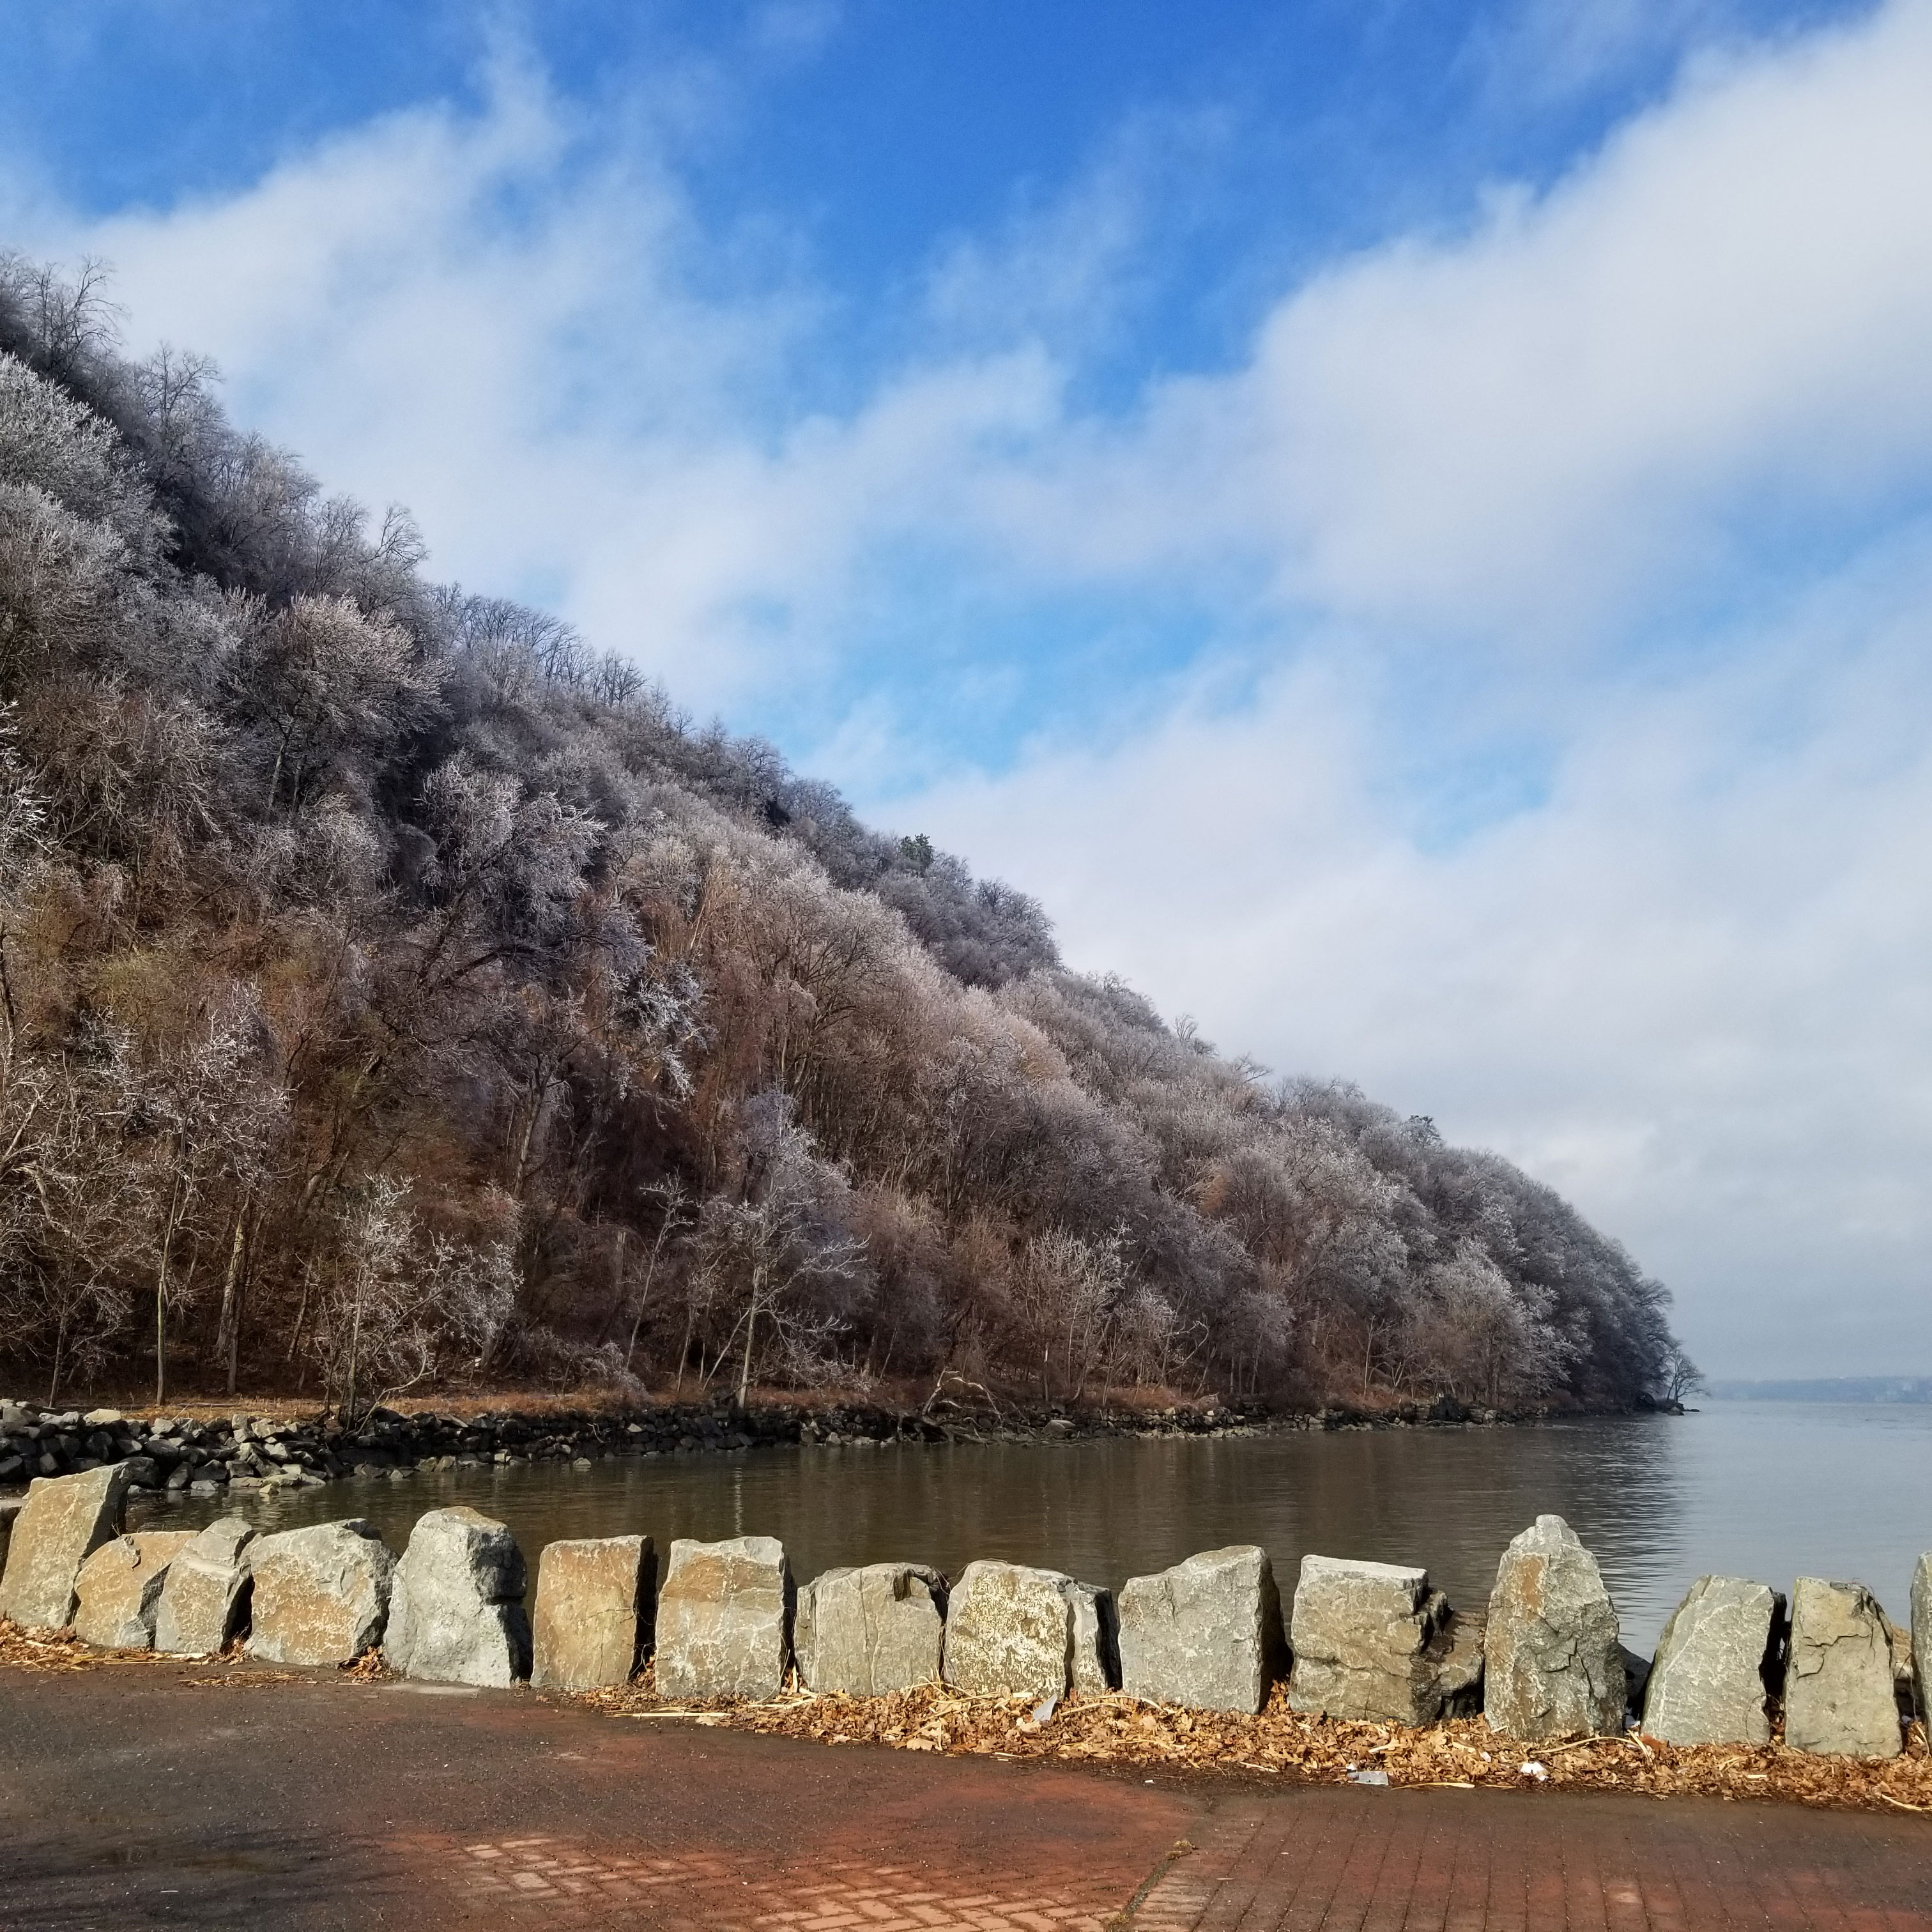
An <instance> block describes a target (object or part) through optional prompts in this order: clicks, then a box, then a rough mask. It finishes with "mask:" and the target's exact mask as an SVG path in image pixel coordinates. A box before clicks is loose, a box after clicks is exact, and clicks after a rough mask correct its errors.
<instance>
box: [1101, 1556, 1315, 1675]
mask: <svg viewBox="0 0 1932 1932" xmlns="http://www.w3.org/2000/svg"><path fill="white" fill-rule="evenodd" d="M1120 1610H1121V1637H1120V1643H1121V1689H1122V1690H1124V1691H1126V1692H1127V1695H1128V1696H1129V1697H1140V1698H1144V1699H1145V1700H1146V1701H1147V1702H1148V1703H1151V1704H1184V1705H1186V1706H1188V1707H1189V1708H1190V1709H1193V1710H1196V1711H1248V1712H1256V1711H1259V1710H1260V1709H1261V1708H1262V1706H1263V1705H1264V1704H1265V1703H1267V1702H1268V1686H1269V1685H1271V1683H1272V1682H1274V1679H1275V1678H1276V1676H1277V1675H1278V1674H1279V1673H1280V1669H1281V1666H1282V1662H1283V1655H1282V1653H1283V1642H1282V1631H1281V1593H1280V1590H1279V1589H1277V1587H1276V1584H1275V1580H1274V1565H1272V1564H1271V1562H1269V1561H1268V1552H1267V1551H1266V1550H1261V1549H1259V1548H1257V1547H1256V1546H1255V1545H1254V1544H1235V1545H1234V1546H1233V1547H1231V1548H1229V1549H1226V1550H1207V1551H1205V1552H1204V1553H1202V1555H1200V1556H1190V1557H1189V1558H1188V1559H1187V1562H1184V1563H1177V1564H1176V1565H1175V1566H1174V1568H1172V1569H1171V1570H1163V1571H1160V1573H1159V1574H1158V1575H1156V1576H1152V1577H1130V1578H1129V1579H1128V1580H1127V1583H1126V1585H1125V1586H1124V1587H1123V1589H1121V1604H1120Z"/></svg>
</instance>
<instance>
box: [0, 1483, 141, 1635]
mask: <svg viewBox="0 0 1932 1932" xmlns="http://www.w3.org/2000/svg"><path fill="white" fill-rule="evenodd" d="M126 1501H127V1471H126V1469H124V1468H123V1467H122V1466H120V1465H118V1464H114V1465H111V1466H109V1467H107V1468H105V1469H90V1470H88V1471H86V1472H85V1473H84V1474H82V1475H74V1476H60V1477H54V1478H43V1479H42V1480H41V1481H37V1482H36V1483H34V1484H33V1485H32V1486H31V1487H30V1488H29V1489H28V1491H27V1500H26V1505H25V1506H24V1507H23V1508H22V1509H21V1511H20V1514H18V1515H17V1516H16V1517H15V1518H14V1519H13V1533H12V1535H11V1536H10V1538H8V1541H7V1568H6V1572H5V1575H4V1576H0V1617H7V1618H10V1619H11V1620H12V1621H13V1622H15V1623H17V1624H19V1625H21V1626H22V1627H23V1628H25V1629H27V1630H60V1629H62V1628H65V1626H66V1625H68V1624H70V1623H71V1622H73V1621H74V1611H75V1610H76V1609H77V1607H79V1604H80V1595H79V1592H78V1590H77V1584H78V1583H79V1580H80V1566H81V1565H82V1564H83V1563H84V1562H86V1561H87V1559H88V1558H89V1557H90V1556H92V1555H93V1554H94V1553H95V1551H96V1550H98V1549H99V1548H100V1547H101V1545H102V1544H104V1543H108V1542H111V1541H113V1539H114V1538H115V1537H117V1536H118V1535H120V1534H121V1512H122V1510H123V1508H124V1505H125V1503H126Z"/></svg>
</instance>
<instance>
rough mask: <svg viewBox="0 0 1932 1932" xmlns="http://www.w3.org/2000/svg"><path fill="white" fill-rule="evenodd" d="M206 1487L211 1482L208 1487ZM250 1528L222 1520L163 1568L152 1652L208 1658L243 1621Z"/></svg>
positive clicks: (237, 1520) (249, 1583)
mask: <svg viewBox="0 0 1932 1932" xmlns="http://www.w3.org/2000/svg"><path fill="white" fill-rule="evenodd" d="M208 1487H210V1488H211V1489H212V1487H214V1486H213V1485H212V1484H210V1485H209V1486H208ZM254 1541H255V1529H254V1525H253V1524H251V1523H248V1522H247V1521H246V1520H245V1519H243V1518H242V1517H239V1516H224V1517H220V1518H219V1519H217V1520H216V1521H215V1522H213V1523H210V1524H209V1525H208V1527H207V1528H206V1529H204V1530H202V1531H201V1532H199V1534H198V1535H196V1536H194V1537H193V1538H190V1541H188V1542H187V1544H185V1545H184V1547H182V1549H181V1550H180V1551H179V1552H178V1553H177V1554H176V1556H175V1559H174V1561H173V1562H172V1563H170V1564H169V1565H168V1574H167V1580H166V1583H163V1585H162V1586H161V1601H160V1610H159V1611H158V1613H157V1615H156V1616H155V1619H154V1648H155V1649H157V1650H160V1651H166V1652H169V1654H170V1655H174V1656H177V1657H212V1656H214V1655H215V1654H216V1653H217V1652H220V1651H223V1650H225V1649H227V1647H228V1646H229V1644H230V1643H232V1642H233V1640H234V1639H235V1638H236V1637H237V1636H238V1635H239V1634H240V1632H241V1631H242V1627H243V1626H244V1625H245V1624H246V1623H247V1622H248V1602H249V1598H250V1595H251V1592H252V1591H253V1589H254V1578H253V1577H252V1576H251V1574H250V1571H249V1564H248V1558H249V1546H250V1545H251V1544H252V1543H254Z"/></svg>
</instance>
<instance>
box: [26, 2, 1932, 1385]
mask: <svg viewBox="0 0 1932 1932" xmlns="http://www.w3.org/2000/svg"><path fill="white" fill-rule="evenodd" d="M0 47H4V48H5V55H4V56H0V230H3V231H4V232H5V235H6V236H8V237H10V239H12V240H13V242H14V243H15V244H16V245H19V246H21V247H23V248H27V249H28V250H29V251H32V252H34V253H36V254H40V255H43V256H50V257H55V258H58V259H62V260H75V259H77V258H78V257H80V256H81V255H83V254H97V255H100V256H102V257H106V258H107V259H108V260H110V262H111V263H113V266H114V269H115V275H116V284H117V288H118V293H119V296H120V298H121V300H122V302H124V304H125V305H126V308H127V335H128V340H129V342H130V346H132V347H135V348H136V349H139V348H142V347H146V346H148V345H151V344H153V343H154V342H156V341H160V340H163V339H165V340H171V341H175V342H178V343H181V344H186V345H187V346H190V347H196V348H199V349H201V350H205V351H207V352H209V353H212V354H213V355H214V356H215V357H216V358H217V360H218V361H219V362H220V364H221V365H222V368H223V371H224V372H225V374H226V379H227V382H228V388H229V401H230V403H231V406H232V407H233V409H234V410H235V411H236V413H237V414H238V416H241V417H242V419H245V420H246V421H248V422H251V424H254V425H257V426H258V427H260V428H262V429H263V430H264V431H266V432H267V433H268V434H271V435H272V436H274V437H276V438H278V440H281V441H284V442H285V443H288V444H290V445H291V446H293V447H295V448H296V449H299V450H300V451H302V452H303V453H304V454H305V456H306V457H307V458H308V460H310V461H311V463H312V464H313V466H314V467H315V468H316V469H317V471H318V472H319V473H320V475H322V476H323V478H324V480H325V481H326V483H327V484H329V486H330V487H333V488H340V489H342V490H347V491H349V492H350V493H353V494H354V495H356V496H359V497H360V498H362V499H363V500H365V501H366V502H371V503H372V504H378V505H380V504H381V503H383V502H387V501H389V500H392V499H400V500H401V501H403V502H407V503H408V504H409V505H411V506H412V507H413V509H414V510H415V511H416V514H417V515H418V517H419V519H420V520H421V522H422V526H423V528H424V530H425V534H426V535H427V537H428V541H429V542H430V544H431V551H432V559H433V563H434V567H435V568H437V569H438V570H439V571H441V572H442V573H443V574H446V575H449V576H451V577H456V578H459V579H460V580H462V581H463V582H464V583H468V584H469V585H471V586H473V587H476V588H479V589H490V590H496V591H503V592H510V593H512V594H518V595H525V596H528V597H530V598H532V599H534V600H535V601H541V602H544V603H545V604H548V605H550V606H551V607H554V608H556V609H558V610H561V611H562V612H563V613H565V614H566V615H568V616H570V617H571V619H573V620H574V621H575V622H577V623H578V624H579V625H580V626H581V627H582V628H583V630H584V631H586V634H589V636H590V637H592V640H593V641H594V642H595V643H597V644H598V645H599V646H607V647H611V648H616V649H621V650H624V651H626V652H630V653H631V654H632V655H634V656H636V657H637V658H638V659H639V660H640V661H642V662H643V663H645V664H646V665H648V666H649V667H650V668H651V669H652V670H653V671H655V672H656V673H658V674H660V675H661V676H663V677H664V679H665V680H666V681H667V683H668V684H669V685H670V687H671V688H672V689H673V692H674V693H675V694H676V695H678V696H679V697H680V699H681V700H682V701H683V702H685V703H686V704H688V706H690V707H691V709H693V710H694V712H697V714H698V715H709V714H711V713H712V712H718V713H719V714H721V715H723V716H724V718H726V719H727V721H728V722H729V723H730V724H732V725H733V727H736V728H738V729H740V730H760V731H763V732H764V733H766V734H767V735H769V736H772V738H773V739H775V740H776V741H777V742H779V743H780V744H781V745H782V746H783V747H784V749H785V750H786V751H787V753H788V754H790V756H791V757H793V760H795V762H796V763H799V765H801V766H803V767H804V768H805V769H809V770H811V771H813V772H817V773H820V774H822V775H825V776H827V777H829V778H832V779H834V780H835V781H837V782H838V783H840V784H841V785H843V786H844V787H845V788H846V789H847V791H848V792H849V793H850V794H851V795H852V796H853V797H854V798H855V799H856V800H857V801H859V803H860V804H861V805H862V807H863V808H865V810H866V811H868V813H869V814H871V816H873V817H874V818H875V819H876V820H878V821H879V822H880V823H885V824H888V825H890V826H893V827H895V828H896V829H927V830H929V831H930V832H932V833H933V834H934V835H935V836H936V837H938V838H941V839H942V840H943V841H944V842H947V843H948V844H952V845H953V846H955V847H957V848H958V849H959V850H962V851H963V852H965V853H966V854H967V855H968V856H969V857H970V858H971V859H972V860H973V861H974V863H975V864H976V865H979V866H980V867H981V868H983V869H986V870H989V871H997V872H999V873H1001V874H1004V875H1005V876H1007V877H1010V878H1012V879H1013V880H1016V882H1017V883H1020V884H1022V885H1023V886H1026V887H1027V888H1028V889H1031V890H1034V891H1036V892H1038V893H1039V894H1040V895H1041V896H1042V898H1043V899H1045V900H1046V902H1047V904H1049V907H1050V909H1052V910H1053V911H1054V912H1055V914H1056V915H1057V916H1058V920H1059V922H1060V926H1061V932H1062V936H1063V939H1064V942H1065V944H1066V947H1067V952H1068V953H1069V956H1070V958H1071V959H1073V960H1074V961H1075V962H1076V963H1078V964H1079V965H1082V966H1084V967H1091V968H1119V969H1121V970H1123V971H1126V972H1127V974H1128V975H1129V976H1130V977H1132V978H1133V979H1134V980H1136V981H1137V982H1138V983H1140V984H1142V986H1145V988H1146V989H1147V990H1148V991H1149V992H1150V993H1151V995H1153V996H1154V998H1155V999H1156V1000H1157V1002H1158V1003H1159V1004H1160V1005H1161V1006H1162V1007H1163V1008H1164V1009H1165V1010H1168V1011H1169V1012H1172V1013H1179V1012H1182V1011H1186V1012H1189V1013H1193V1014H1194V1015H1196V1016H1198V1017H1199V1019H1200V1021H1201V1022H1202V1025H1203V1026H1204V1028H1205V1031H1207V1032H1208V1034H1210V1035H1211V1037H1215V1038H1217V1040H1220V1042H1221V1043H1223V1045H1225V1046H1227V1047H1228V1048H1229V1049H1235V1050H1243V1051H1247V1052H1251V1053H1253V1054H1254V1055H1256V1057H1257V1058H1260V1059H1261V1060H1262V1061H1265V1062H1266V1063H1267V1064H1270V1065H1271V1066H1273V1067H1275V1068H1277V1070H1281V1071H1283V1072H1291V1071H1307V1072H1312V1073H1320V1074H1339V1075H1343V1076H1349V1077H1352V1078H1355V1079H1358V1080H1360V1081H1361V1083H1362V1084H1363V1085H1364V1086H1365V1087H1367V1088H1368V1090H1369V1091H1371V1092H1372V1093H1375V1094H1378V1095H1379V1096H1381V1097H1385V1098H1386V1099H1388V1100H1390V1101H1391V1103H1394V1104H1395V1105H1397V1106H1400V1107H1401V1108H1402V1109H1404V1110H1405V1111H1409V1112H1422V1113H1427V1114H1430V1115H1433V1117H1434V1118H1436V1120H1437V1121H1439V1123H1440V1124H1442V1126H1443V1127H1444V1128H1445V1131H1447V1132H1448V1133H1451V1134H1452V1135H1454V1136H1457V1137H1459V1138H1462V1139H1468V1140H1472V1141H1475V1142H1481V1143H1484V1144H1487V1145H1493V1146H1496V1147H1497V1148H1499V1149H1501V1150H1502V1151H1504V1152H1505V1153H1508V1154H1510V1155H1511V1157H1513V1158H1515V1159H1517V1160H1520V1161H1521V1162H1522V1163H1524V1164H1525V1165H1526V1166H1528V1167H1529V1168H1530V1169H1532V1171H1533V1172H1537V1173H1538V1174H1540V1175H1544V1177H1546V1178H1548V1179H1549V1180H1550V1181H1552V1182H1553V1184H1556V1185H1557V1186H1559V1187H1562V1189H1564V1190H1565V1191H1566V1192H1568V1193H1571V1195H1572V1196H1574V1198H1576V1199H1577V1200H1578V1201H1579V1202H1580V1203H1581V1204H1582V1205H1583V1206H1584V1208H1586V1211H1589V1213H1591V1214H1592V1215H1593V1216H1595V1217H1596V1218H1597V1219H1598V1220H1599V1221H1600V1222H1601V1223H1603V1224H1604V1225H1605V1226H1607V1227H1608V1228H1610V1229H1612V1230H1613V1232H1617V1233H1619V1235H1622V1236H1623V1237H1624V1238H1625V1239H1626V1240H1628V1241H1629V1243H1630V1244H1631V1246H1632V1247H1633V1248H1634V1250H1636V1251H1637V1253H1638V1254H1639V1256H1640V1258H1641V1259H1643V1260H1644V1261H1645V1262H1646V1264H1647V1265H1649V1266H1650V1267H1652V1268H1653V1269H1655V1271H1657V1272H1658V1273H1659V1274H1662V1275H1663V1276H1664V1277H1665V1278H1666V1279H1667V1280H1669V1281H1670V1283H1672V1285H1673V1287H1674V1288H1675V1289H1676V1292H1677V1293H1678V1296H1679V1307H1680V1311H1681V1314H1682V1321H1683V1325H1684V1328H1685V1331H1686V1332H1687V1334H1688V1337H1689V1339H1690V1340H1691V1343H1692V1345H1693V1347H1694V1350H1695V1351H1696V1352H1697V1353H1699V1354H1700V1355H1701V1356H1703V1357H1704V1358H1707V1364H1708V1366H1709V1367H1712V1369H1713V1370H1718V1371H1722V1372H1726V1373H1754V1372H1760V1371H1761V1372H1763V1373H1781V1372H1787V1371H1789V1372H1796V1371H1797V1370H1801V1369H1802V1370H1807V1371H1813V1370H1817V1371H1823V1370H1829V1369H1833V1368H1835V1369H1838V1370H1842V1371H1843V1372H1844V1373H1857V1372H1860V1371H1864V1370H1871V1369H1872V1368H1873V1367H1876V1366H1883V1367H1888V1368H1891V1367H1900V1366H1901V1365H1903V1366H1905V1367H1910V1366H1912V1365H1913V1364H1916V1365H1918V1367H1921V1368H1927V1369H1932V1295H1928V1294H1927V1292H1926V1291H1927V1285H1928V1284H1927V1279H1926V1268H1925V1265H1924V1262H1923V1260H1922V1259H1921V1257H1922V1256H1924V1253H1927V1251H1928V1237H1932V1208H1927V1206H1926V1205H1924V1203H1923V1202H1922V1201H1921V1196H1922V1195H1923V1193H1924V1190H1923V1188H1922V1186H1921V1181H1920V1177H1921V1175H1922V1174H1923V1173H1924V1172H1926V1171H1927V1168H1928V1166H1932V1041H1928V1038H1927V1019H1928V1017H1932V1015H1928V1012H1927V1004H1928V1003H1927V1000H1926V998H1925V996H1924V992H1923V991H1922V988H1923V985H1924V974H1923V967H1922V962H1923V961H1924V959H1925V958H1926V957H1927V955H1928V949H1932V878H1928V877H1926V876H1924V875H1925V874H1926V868H1925V867H1924V865H1923V862H1922V858H1921V852H1920V849H1919V848H1920V845H1921V842H1922V840H1921V828H1922V827H1923V826H1924V823H1925V822H1926V814H1927V807H1928V805H1932V737H1928V733H1927V719H1928V718H1932V668H1929V667H1928V664H1932V661H1929V660H1928V656H1927V652H1926V650H1925V649H1924V628H1925V627H1924V615H1923V613H1924V611H1925V609H1926V607H1927V592H1928V590H1932V356H1927V353H1926V349H1927V343H1928V341H1932V115H1927V114H1926V113H1925V112H1924V103H1925V101H1927V99H1928V98H1932V0H1882V4H1870V0H1866V3H1865V4H1860V5H1778V4H1751V0H1560V4H1559V0H1497V4H1493V5H1461V6H1452V5H1424V4H1395V3H1394V0H1389V4H1377V0H1354V4H1342V0H1333V4H1331V0H1311V4H1309V5H1301V6H1286V5H1277V6H1262V5H1241V4H1228V5H1218V6H1216V7H1211V8H1198V7H1197V8H1187V7H1177V6H1175V5H1172V4H1171V0H1169V4H1157V0H1113V4H1107V5H1101V4H1091V5H1083V4H1073V0H1069V4H1066V5H1061V6H1058V7H1053V8H1021V7H1013V6H1010V5H1007V6H999V5H990V4H983V5H969V4H965V3H964V0H959V4H941V3H940V0H771V4H766V5H725V4H721V0H712V4H704V5H699V4H696V3H695V0H693V3H692V4H688V5H676V4H669V0H667V4H664V5H656V6H651V5H633V6H618V5H592V4H588V3H587V0H586V4H580V5H570V4H553V5H544V6H541V7H536V6H529V7H518V6H515V5H497V6H489V7H478V6H474V5H463V4H457V0H451V3H450V4H448V5H422V6H418V7H401V6H398V5H393V4H391V5H374V4H370V5H334V6H325V7H311V8H307V9H299V8H296V7H288V6H284V5H266V4H262V5H230V6H221V5H208V4H193V5H190V4H187V0H178V4H169V3H168V0H146V4H141V5H135V4H124V5H89V4H87V0H75V4H71V5H65V6H63V7H60V8H58V9H53V8H48V7H42V6H30V5H23V4H16V3H15V0H0ZM1907 1358H1909V1360H1908V1359H1907Z"/></svg>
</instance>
